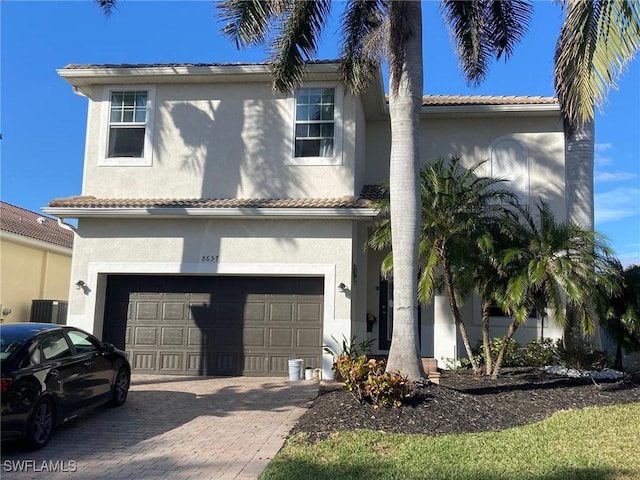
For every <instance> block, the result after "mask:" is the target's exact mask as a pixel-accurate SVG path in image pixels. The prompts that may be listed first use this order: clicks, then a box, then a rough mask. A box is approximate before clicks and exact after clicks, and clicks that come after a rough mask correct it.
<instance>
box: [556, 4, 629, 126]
mask: <svg viewBox="0 0 640 480" xmlns="http://www.w3.org/2000/svg"><path fill="white" fill-rule="evenodd" d="M639 49H640V2H637V1H619V0H575V1H571V2H567V11H566V18H565V21H564V23H563V25H562V29H561V32H560V37H559V39H558V42H557V44H556V52H555V68H554V84H555V89H556V94H557V96H558V100H559V102H560V106H561V109H562V112H563V114H564V116H565V118H566V119H567V121H568V122H569V124H570V125H571V126H573V127H576V126H578V125H581V124H583V123H586V122H588V121H590V120H592V119H593V118H594V105H599V106H601V105H602V103H603V102H604V100H605V98H606V94H607V92H608V91H609V89H610V88H612V87H615V86H616V84H615V82H616V79H617V78H618V77H619V76H620V74H621V73H622V72H623V71H624V69H625V67H626V65H627V64H628V63H629V62H630V61H631V60H632V59H633V58H634V57H635V55H636V54H637V52H638V50H639Z"/></svg>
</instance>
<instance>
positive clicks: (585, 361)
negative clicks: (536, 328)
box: [557, 341, 614, 370]
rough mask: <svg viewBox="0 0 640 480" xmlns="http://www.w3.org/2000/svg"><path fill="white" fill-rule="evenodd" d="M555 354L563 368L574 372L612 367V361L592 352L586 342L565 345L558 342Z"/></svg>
mask: <svg viewBox="0 0 640 480" xmlns="http://www.w3.org/2000/svg"><path fill="white" fill-rule="evenodd" d="M557 352H558V359H559V361H560V364H561V365H562V366H563V367H566V368H575V369H576V370H602V369H603V368H610V367H612V366H613V363H614V359H612V358H610V357H608V356H607V354H606V353H604V352H598V351H596V350H594V349H593V347H592V346H591V344H590V343H589V342H588V341H573V342H571V343H567V344H566V345H563V344H562V342H560V341H559V342H558V344H557Z"/></svg>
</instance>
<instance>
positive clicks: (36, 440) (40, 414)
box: [26, 398, 55, 450]
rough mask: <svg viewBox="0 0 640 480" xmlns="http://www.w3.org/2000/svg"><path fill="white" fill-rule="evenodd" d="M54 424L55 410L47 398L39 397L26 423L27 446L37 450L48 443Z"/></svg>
mask: <svg viewBox="0 0 640 480" xmlns="http://www.w3.org/2000/svg"><path fill="white" fill-rule="evenodd" d="M54 424H55V410H54V408H53V403H52V402H51V400H49V399H48V398H43V399H41V400H40V401H39V402H38V403H37V404H36V406H35V407H34V409H33V412H32V413H31V417H30V418H29V424H28V425H27V437H26V442H27V446H28V447H29V448H31V449H34V450H37V449H39V448H42V447H44V446H45V445H46V444H47V443H49V439H50V438H51V433H52V432H53V426H54Z"/></svg>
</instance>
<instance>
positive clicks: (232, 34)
mask: <svg viewBox="0 0 640 480" xmlns="http://www.w3.org/2000/svg"><path fill="white" fill-rule="evenodd" d="M277 6H278V5H277V3H276V2H271V1H263V0H226V1H224V2H222V3H219V4H217V11H218V15H217V17H218V18H219V19H220V20H221V21H222V22H224V23H225V26H224V27H223V28H222V29H221V30H220V33H222V35H224V36H225V37H227V38H229V39H230V40H231V41H233V42H234V43H235V45H236V48H238V49H240V48H243V47H248V46H252V45H259V44H262V43H264V41H265V38H266V35H267V33H268V31H269V29H270V28H271V20H272V18H273V17H274V16H275V15H276V12H277V11H278V10H277Z"/></svg>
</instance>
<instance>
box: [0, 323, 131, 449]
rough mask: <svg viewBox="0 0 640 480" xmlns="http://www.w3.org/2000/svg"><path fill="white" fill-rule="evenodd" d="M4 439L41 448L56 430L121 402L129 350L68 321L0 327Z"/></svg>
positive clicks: (126, 386) (127, 380) (127, 379)
mask: <svg viewBox="0 0 640 480" xmlns="http://www.w3.org/2000/svg"><path fill="white" fill-rule="evenodd" d="M0 359H1V363H0V366H1V368H0V370H1V373H2V384H1V390H0V391H1V395H0V398H1V400H2V412H1V418H2V440H3V441H4V440H8V439H22V440H24V441H25V442H26V444H27V445H28V446H29V447H30V448H33V449H37V448H42V447H44V446H45V445H46V444H47V443H48V442H49V438H50V437H51V433H52V431H53V429H54V428H55V427H56V426H58V425H60V424H61V423H64V422H66V421H68V420H70V419H72V418H74V417H76V416H78V415H80V414H82V413H84V412H86V411H87V410H89V409H91V408H93V407H96V406H97V405H100V404H103V403H110V404H111V405H113V406H120V405H122V404H123V403H124V402H125V400H126V399H127V394H128V393H129V383H130V378H131V367H130V365H129V362H128V361H127V358H126V356H125V353H124V352H122V351H120V350H118V349H116V348H115V347H114V346H113V345H111V344H109V343H103V342H101V341H100V340H98V339H97V338H95V337H94V336H93V335H90V334H88V333H87V332H84V331H82V330H79V329H77V328H74V327H70V326H65V325H56V324H51V323H12V324H5V325H0Z"/></svg>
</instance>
